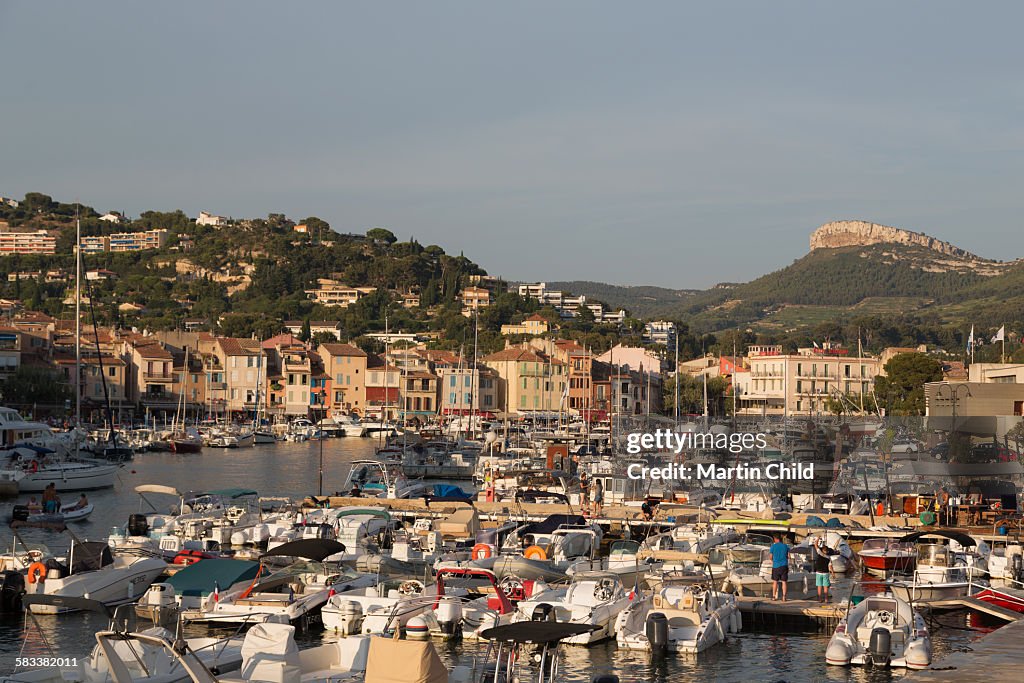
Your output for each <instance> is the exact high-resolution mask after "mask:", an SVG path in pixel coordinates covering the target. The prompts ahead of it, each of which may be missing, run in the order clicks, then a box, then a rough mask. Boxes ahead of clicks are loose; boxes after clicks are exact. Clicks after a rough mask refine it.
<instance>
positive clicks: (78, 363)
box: [75, 206, 82, 451]
mask: <svg viewBox="0 0 1024 683" xmlns="http://www.w3.org/2000/svg"><path fill="white" fill-rule="evenodd" d="M81 425H82V219H81V218H80V217H79V215H78V207H77V206H76V207H75V426H76V427H81ZM75 443H76V446H75V450H76V451H77V450H78V446H77V443H78V441H77V439H76V440H75Z"/></svg>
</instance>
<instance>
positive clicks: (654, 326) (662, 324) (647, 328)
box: [643, 320, 676, 346]
mask: <svg viewBox="0 0 1024 683" xmlns="http://www.w3.org/2000/svg"><path fill="white" fill-rule="evenodd" d="M643 339H644V341H645V342H649V343H651V344H664V345H665V346H672V345H674V344H675V342H676V324H675V323H674V322H669V321H667V320H652V321H651V322H648V323H644V336H643Z"/></svg>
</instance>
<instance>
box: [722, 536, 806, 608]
mask: <svg viewBox="0 0 1024 683" xmlns="http://www.w3.org/2000/svg"><path fill="white" fill-rule="evenodd" d="M810 551H811V549H810V547H809V546H806V545H803V546H793V547H792V548H790V551H789V576H788V578H787V579H786V592H785V595H786V596H787V598H788V599H791V600H794V599H800V598H803V597H806V596H807V595H809V594H810V593H812V592H814V573H813V572H812V571H811V567H810V564H811V563H810ZM774 583H776V582H774V581H772V555H771V552H770V551H768V550H764V551H762V552H761V560H760V562H758V563H756V564H740V563H735V564H733V566H732V569H731V570H730V572H729V574H728V576H726V579H725V583H724V584H723V585H724V588H723V590H728V591H729V592H734V593H736V595H744V596H755V597H767V596H770V595H772V590H773V584H774Z"/></svg>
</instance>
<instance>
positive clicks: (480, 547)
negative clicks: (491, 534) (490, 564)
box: [471, 543, 491, 560]
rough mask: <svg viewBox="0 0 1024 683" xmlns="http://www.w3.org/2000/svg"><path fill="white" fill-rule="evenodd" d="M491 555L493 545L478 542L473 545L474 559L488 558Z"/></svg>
mask: <svg viewBox="0 0 1024 683" xmlns="http://www.w3.org/2000/svg"><path fill="white" fill-rule="evenodd" d="M490 556H491V546H489V545H487V544H486V543H477V544H476V545H475V546H473V554H472V555H471V557H472V558H473V559H474V560H486V559H487V558H488V557H490Z"/></svg>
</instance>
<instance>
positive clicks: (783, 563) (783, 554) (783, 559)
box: [768, 534, 789, 602]
mask: <svg viewBox="0 0 1024 683" xmlns="http://www.w3.org/2000/svg"><path fill="white" fill-rule="evenodd" d="M774 538H775V542H774V543H772V544H771V546H769V548H768V552H769V553H771V556H772V600H779V599H780V598H779V595H780V593H779V584H782V586H781V587H782V593H781V595H782V598H781V600H782V602H785V601H786V589H787V588H788V586H787V582H788V581H789V544H787V543H784V542H783V540H782V535H781V534H775V536H774Z"/></svg>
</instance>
